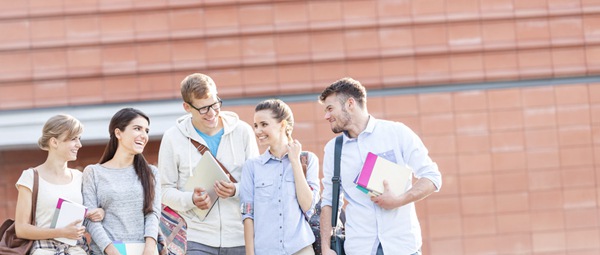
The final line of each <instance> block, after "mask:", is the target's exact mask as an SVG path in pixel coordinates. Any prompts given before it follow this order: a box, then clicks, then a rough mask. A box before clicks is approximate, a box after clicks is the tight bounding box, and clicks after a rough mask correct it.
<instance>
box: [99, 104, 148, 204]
mask: <svg viewBox="0 0 600 255" xmlns="http://www.w3.org/2000/svg"><path fill="white" fill-rule="evenodd" d="M137 117H143V118H144V119H146V120H147V121H148V124H150V118H148V116H147V115H146V114H144V113H143V112H142V111H140V110H138V109H134V108H123V109H121V110H120V111H118V112H117V113H115V115H114V116H113V117H112V119H111V120H110V124H109V125H108V133H110V140H109V141H108V144H107V145H106V148H105V149H104V154H103V155H102V158H101V159H100V164H102V163H105V162H106V161H109V160H111V159H112V158H113V157H114V156H115V153H116V152H117V148H118V147H119V140H118V139H117V136H115V129H117V128H118V129H119V130H121V131H124V130H125V128H126V127H127V126H128V125H129V123H131V121H132V120H133V119H135V118H137ZM133 168H134V169H135V173H136V174H137V176H138V179H139V180H140V182H141V183H142V187H143V189H144V208H143V209H142V211H143V212H144V215H146V214H149V213H152V210H153V209H152V202H153V201H154V196H156V194H154V185H155V183H154V174H153V173H152V170H151V169H150V165H148V162H147V161H146V158H144V155H142V154H141V153H140V154H137V155H135V156H134V157H133Z"/></svg>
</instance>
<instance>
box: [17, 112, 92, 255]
mask: <svg viewBox="0 0 600 255" xmlns="http://www.w3.org/2000/svg"><path fill="white" fill-rule="evenodd" d="M82 132H83V125H82V124H81V123H80V122H79V120H77V119H75V118H74V117H72V116H70V115H65V114H60V115H56V116H54V117H51V118H50V119H48V121H47V122H46V124H44V128H43V130H42V137H41V138H40V139H39V140H38V145H39V147H40V148H41V149H42V150H45V151H48V157H47V158H46V161H45V162H44V163H43V164H41V165H39V166H36V167H33V168H30V169H27V170H25V171H23V173H22V174H21V177H20V178H19V180H18V181H17V183H16V186H17V190H18V192H19V193H18V198H17V208H16V215H15V222H16V223H15V230H16V233H17V236H18V237H19V238H24V239H30V240H36V241H35V242H34V244H33V246H32V248H31V250H30V254H32V255H54V254H65V253H66V254H70V255H79V254H87V250H88V247H87V244H86V242H85V240H84V239H83V235H84V233H85V227H83V226H81V223H82V222H81V221H74V222H72V223H71V224H69V225H67V226H66V227H63V228H55V229H52V228H50V224H51V221H52V217H53V215H54V210H55V208H56V204H57V202H58V199H59V198H63V199H67V200H70V201H72V202H75V203H79V204H83V197H82V193H81V183H82V173H81V172H80V171H79V170H77V169H71V168H69V167H68V166H67V162H69V161H73V160H76V159H77V152H78V151H79V149H80V148H81V141H80V139H81V133H82ZM34 169H35V170H37V171H38V174H39V184H38V199H37V208H36V213H35V222H36V225H35V226H34V225H31V223H30V222H29V219H30V217H31V206H32V198H31V195H32V189H33V178H34V175H33V174H34V173H33V171H34ZM103 215H104V211H103V210H102V209H96V210H90V211H88V215H87V218H88V219H91V220H93V221H100V220H102V218H103V217H104V216H103ZM61 237H62V238H69V239H77V240H78V242H77V245H74V246H71V245H67V244H64V243H62V242H59V241H56V240H54V238H61Z"/></svg>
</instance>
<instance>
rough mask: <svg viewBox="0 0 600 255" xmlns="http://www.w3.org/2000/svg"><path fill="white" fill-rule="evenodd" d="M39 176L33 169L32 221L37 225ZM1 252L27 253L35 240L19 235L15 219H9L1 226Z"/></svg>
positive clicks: (10, 253) (23, 254)
mask: <svg viewBox="0 0 600 255" xmlns="http://www.w3.org/2000/svg"><path fill="white" fill-rule="evenodd" d="M38 186H39V176H38V172H37V170H35V169H33V191H32V193H31V196H32V199H31V217H30V221H29V222H30V223H31V225H34V226H35V212H36V207H37V198H38V188H39V187H38ZM0 235H1V236H2V239H1V240H0V254H2V255H26V254H29V250H30V249H31V246H32V245H33V240H28V239H23V238H19V237H17V233H16V230H15V221H14V220H13V219H7V220H5V221H4V223H2V227H0Z"/></svg>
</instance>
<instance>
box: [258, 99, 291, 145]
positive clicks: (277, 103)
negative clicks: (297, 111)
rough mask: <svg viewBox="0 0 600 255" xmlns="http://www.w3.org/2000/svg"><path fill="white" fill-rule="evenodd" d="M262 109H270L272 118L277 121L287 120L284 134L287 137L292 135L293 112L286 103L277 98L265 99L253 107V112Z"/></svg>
mask: <svg viewBox="0 0 600 255" xmlns="http://www.w3.org/2000/svg"><path fill="white" fill-rule="evenodd" d="M262 110H271V113H272V116H273V118H275V119H276V120H277V122H279V123H281V122H282V121H284V120H285V121H286V122H287V127H286V129H285V132H286V135H287V136H288V137H289V136H291V135H292V129H293V128H294V114H293V113H292V109H291V108H290V107H289V106H288V105H287V104H286V103H284V102H283V101H281V100H279V99H267V100H264V101H262V102H260V103H258V104H257V105H256V107H255V108H254V112H258V111H262Z"/></svg>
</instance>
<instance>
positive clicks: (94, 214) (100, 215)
mask: <svg viewBox="0 0 600 255" xmlns="http://www.w3.org/2000/svg"><path fill="white" fill-rule="evenodd" d="M85 217H86V218H88V219H90V220H91V221H96V222H99V221H102V220H103V219H104V210H103V209H102V208H96V209H92V210H89V211H88V212H87V214H86V215H85Z"/></svg>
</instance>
